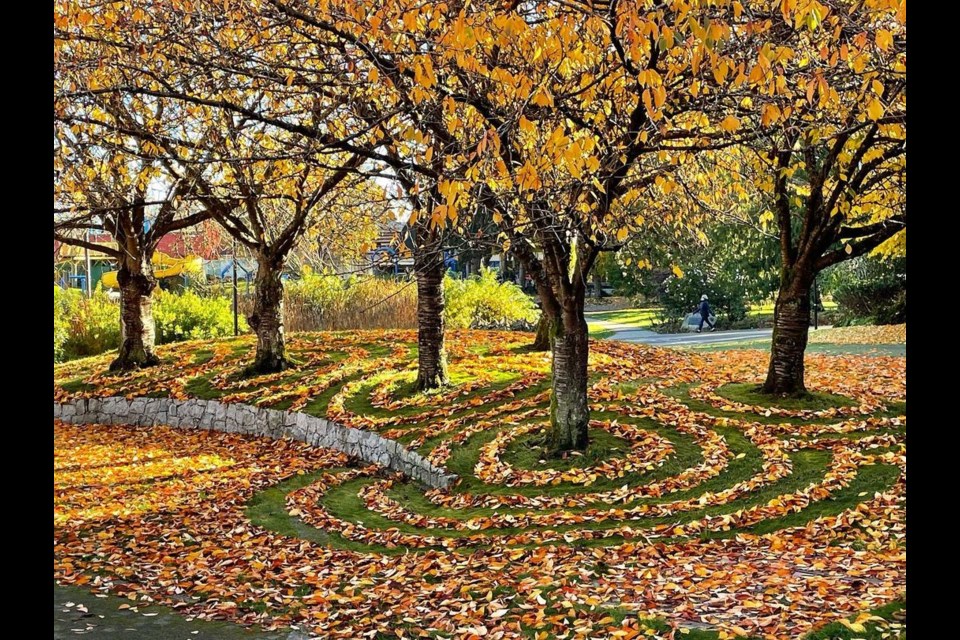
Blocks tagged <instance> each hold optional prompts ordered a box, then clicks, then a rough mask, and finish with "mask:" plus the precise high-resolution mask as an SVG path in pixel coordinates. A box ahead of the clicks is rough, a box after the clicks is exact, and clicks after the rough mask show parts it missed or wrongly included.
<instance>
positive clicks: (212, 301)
mask: <svg viewBox="0 0 960 640" xmlns="http://www.w3.org/2000/svg"><path fill="white" fill-rule="evenodd" d="M153 319H154V322H155V323H156V329H157V344H165V343H167V342H178V341H181V340H195V339H201V338H217V337H222V336H228V335H233V307H232V305H231V301H230V299H229V298H219V297H210V298H207V297H202V296H199V295H197V294H196V293H194V292H192V291H187V292H185V293H171V292H168V291H163V290H159V289H158V290H157V291H155V292H154V297H153ZM240 329H241V330H242V331H246V330H247V322H246V320H245V319H244V318H243V317H241V318H240ZM119 346H120V305H119V304H118V303H117V302H116V301H114V300H111V299H110V298H109V297H108V296H107V294H106V293H105V292H104V291H103V289H101V288H99V287H98V288H97V290H96V291H95V292H94V294H93V296H92V297H91V298H89V299H87V298H85V297H84V296H83V293H82V292H81V291H80V290H79V289H66V290H64V289H61V288H59V287H55V288H54V292H53V355H54V359H55V361H56V362H60V361H63V360H72V359H74V358H83V357H86V356H94V355H97V354H100V353H103V352H105V351H110V350H111V349H116V348H117V347H119Z"/></svg>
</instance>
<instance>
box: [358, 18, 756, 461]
mask: <svg viewBox="0 0 960 640" xmlns="http://www.w3.org/2000/svg"><path fill="white" fill-rule="evenodd" d="M405 9H406V10H405V11H404V13H403V17H404V19H405V20H406V22H405V24H407V25H409V26H410V27H412V29H411V30H412V31H415V32H416V33H419V34H422V35H420V36H419V37H420V39H419V40H416V39H415V42H416V45H415V46H414V45H411V46H409V47H406V48H405V50H406V51H411V52H414V51H415V52H416V53H415V54H410V55H409V56H407V57H406V58H405V59H403V60H402V62H396V61H395V56H392V55H391V57H390V58H389V60H388V59H386V58H385V57H384V56H383V55H378V54H377V53H373V54H370V55H369V58H370V60H371V62H373V63H374V64H376V65H377V66H378V69H380V70H381V71H382V72H384V73H388V72H390V73H392V74H393V75H391V76H390V77H391V81H392V82H393V84H394V86H406V87H408V92H409V95H410V96H411V98H412V99H413V100H414V101H416V100H417V98H418V97H419V98H420V99H421V101H424V102H427V101H431V100H432V101H434V102H439V103H440V104H441V105H443V112H444V114H445V115H446V119H445V124H446V129H447V131H448V132H449V133H450V134H451V135H453V136H454V139H455V140H456V142H457V147H458V149H459V152H458V154H452V153H451V151H450V149H449V148H446V149H445V150H444V151H445V152H446V153H447V154H448V156H449V155H452V156H453V158H455V159H456V162H451V164H459V165H465V168H464V169H463V173H462V175H455V176H450V177H449V178H448V183H447V185H446V188H445V194H446V196H447V203H446V211H447V212H448V211H449V210H450V208H451V202H452V203H454V205H457V204H458V203H459V196H460V194H467V193H470V192H471V189H470V185H471V184H473V183H475V182H476V181H479V180H482V181H483V182H484V183H485V184H486V186H487V189H486V191H485V193H484V194H482V196H481V197H482V201H483V204H484V206H486V207H489V208H490V209H492V210H494V211H495V212H496V213H495V216H494V219H495V221H496V222H497V224H498V225H499V226H500V228H501V232H502V238H503V242H504V249H505V250H507V249H510V250H512V251H514V252H515V254H516V255H517V256H518V257H519V258H520V259H521V260H523V261H524V266H525V268H526V270H527V272H528V273H530V274H531V276H532V277H533V278H534V282H535V283H536V284H537V289H538V293H539V295H540V299H541V304H542V309H543V312H544V316H545V317H546V318H547V320H546V322H548V323H549V327H550V331H549V335H550V340H551V349H552V354H553V365H552V372H553V385H552V387H553V388H552V391H553V392H552V395H551V429H550V441H551V448H552V449H553V450H554V451H555V452H562V451H566V450H569V449H582V448H584V447H586V445H587V440H588V438H587V427H588V423H589V408H588V400H587V361H588V354H589V346H588V339H587V326H586V321H585V319H584V315H583V308H584V298H585V292H586V282H587V276H588V274H589V273H590V271H591V268H592V266H593V264H594V262H595V260H596V259H597V256H598V255H599V254H600V253H602V252H604V251H616V250H618V249H619V248H620V247H621V246H622V244H623V241H624V240H625V239H626V238H627V237H628V236H629V235H630V234H631V233H632V232H634V231H635V230H636V229H637V228H638V227H639V225H640V224H642V213H653V212H655V211H656V205H655V199H656V198H658V197H659V196H660V195H661V194H662V193H669V192H670V191H672V190H673V189H674V188H675V187H676V184H675V182H674V181H673V179H672V177H671V175H672V174H673V173H674V172H675V171H676V169H677V167H679V166H680V165H681V164H682V163H683V162H684V161H685V160H686V159H688V158H689V157H690V155H691V154H692V152H694V151H696V150H699V149H703V148H708V147H710V146H711V145H714V144H716V141H717V139H719V138H720V137H721V136H723V137H725V138H729V139H731V140H729V141H725V142H723V143H722V144H731V143H732V140H733V139H735V136H730V135H723V132H722V130H721V128H720V127H719V122H720V118H719V117H717V115H718V113H717V111H716V110H718V109H719V108H721V107H722V106H723V105H724V104H725V100H729V99H731V98H732V95H728V90H727V85H728V84H729V83H730V80H732V79H733V77H734V75H733V74H729V71H731V70H733V69H736V64H735V63H734V61H733V59H732V58H730V57H729V55H730V53H731V52H735V51H736V50H738V49H739V47H740V46H741V45H740V42H739V41H737V40H736V39H735V38H733V37H731V25H730V23H729V22H728V21H727V20H726V18H727V17H728V16H725V15H724V14H723V13H722V12H719V13H715V12H713V10H712V9H708V8H703V10H702V13H698V14H696V16H695V18H697V19H690V18H691V16H690V15H689V13H688V12H687V10H686V9H684V8H681V7H679V6H673V4H669V3H657V4H655V5H654V6H653V7H638V6H636V5H635V4H633V3H621V2H611V3H609V4H608V5H606V6H604V7H603V8H596V9H595V8H592V7H589V6H586V5H584V6H579V5H577V4H576V3H551V2H542V3H524V4H518V3H510V4H508V5H506V6H502V5H498V6H497V7H490V6H478V7H474V6H470V7H466V6H464V7H459V6H458V7H457V9H459V11H456V12H454V11H448V12H447V13H446V15H445V16H438V15H437V13H436V12H432V11H431V10H430V9H428V8H422V9H421V8H410V7H406V8H405ZM393 10H394V11H395V10H396V9H393ZM735 13H737V15H730V16H729V18H730V20H731V21H733V20H735V19H737V18H738V17H739V12H735ZM391 18H392V19H395V18H396V14H393V15H389V16H385V17H384V22H386V21H387V20H388V19H391ZM703 25H705V26H703ZM341 28H345V27H341ZM354 37H356V38H359V37H361V36H359V35H356V36H354ZM366 42H370V41H369V40H368V41H366ZM680 42H683V44H684V46H679V45H678V43H680ZM389 46H390V45H388V44H387V43H386V42H383V41H380V42H375V41H374V42H371V43H370V44H368V45H367V47H366V49H365V50H367V49H374V48H376V49H377V50H381V49H382V50H387V49H388V48H389ZM418 81H419V82H418ZM424 85H426V91H428V92H429V93H427V94H426V95H424V93H425V89H424ZM701 85H703V86H702V87H701ZM708 94H710V95H709V98H708V97H707V95H708ZM641 212H642V213H641ZM540 256H542V258H541V257H540Z"/></svg>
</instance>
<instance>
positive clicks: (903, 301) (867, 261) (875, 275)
mask: <svg viewBox="0 0 960 640" xmlns="http://www.w3.org/2000/svg"><path fill="white" fill-rule="evenodd" d="M824 280H825V284H824V288H825V290H826V291H828V292H829V293H830V294H831V295H832V296H833V300H834V302H836V303H837V315H838V318H837V324H838V325H853V324H900V323H902V322H906V321H907V269H906V260H905V259H902V258H899V259H886V260H883V259H879V258H872V257H866V258H858V259H856V260H850V261H849V262H844V263H840V264H838V265H837V266H836V267H835V268H834V269H833V270H832V271H831V272H830V273H829V274H827V275H826V277H825V278H824Z"/></svg>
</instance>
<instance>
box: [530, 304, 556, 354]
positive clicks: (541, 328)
mask: <svg viewBox="0 0 960 640" xmlns="http://www.w3.org/2000/svg"><path fill="white" fill-rule="evenodd" d="M551 324H552V323H551V320H550V316H549V314H547V311H546V309H544V310H542V311H541V312H540V320H539V321H538V322H537V337H536V338H534V340H533V346H532V347H531V350H533V351H549V350H550V326H551Z"/></svg>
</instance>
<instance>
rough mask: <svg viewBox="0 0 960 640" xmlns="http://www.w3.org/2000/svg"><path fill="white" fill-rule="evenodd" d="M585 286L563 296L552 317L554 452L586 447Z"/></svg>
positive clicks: (587, 414)
mask: <svg viewBox="0 0 960 640" xmlns="http://www.w3.org/2000/svg"><path fill="white" fill-rule="evenodd" d="M583 298H584V292H583V289H582V288H581V289H579V290H578V292H577V294H576V295H575V296H571V297H570V298H568V299H567V300H564V304H563V307H562V310H561V313H560V315H559V316H557V317H554V318H552V319H551V341H552V343H553V393H552V394H551V397H550V436H549V446H550V450H551V451H552V452H553V453H554V454H557V453H562V452H564V451H570V450H575V449H576V450H583V449H586V448H587V427H588V425H589V422H590V409H589V406H588V403H587V357H588V355H589V345H588V339H587V321H586V319H584V317H583Z"/></svg>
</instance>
